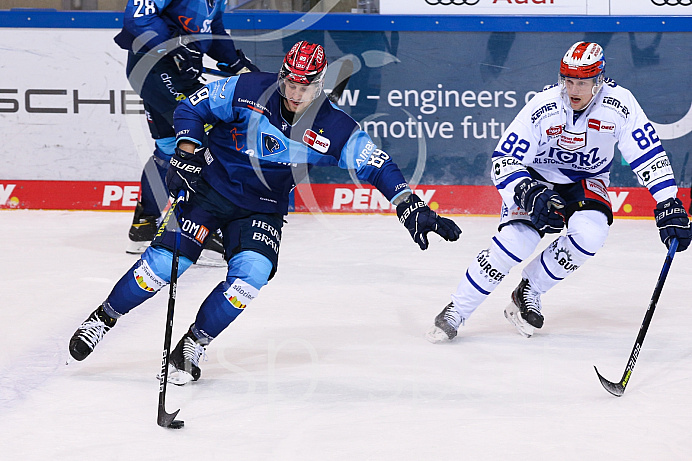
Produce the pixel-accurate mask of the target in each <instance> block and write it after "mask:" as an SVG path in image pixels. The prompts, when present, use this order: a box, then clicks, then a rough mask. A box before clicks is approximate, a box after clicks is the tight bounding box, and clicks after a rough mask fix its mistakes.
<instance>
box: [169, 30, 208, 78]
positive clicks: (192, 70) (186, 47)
mask: <svg viewBox="0 0 692 461" xmlns="http://www.w3.org/2000/svg"><path fill="white" fill-rule="evenodd" d="M172 56H173V60H174V61H175V65H176V66H178V72H179V73H180V75H181V76H182V77H184V78H186V79H189V80H197V79H198V78H199V76H200V75H202V52H201V51H199V50H198V49H197V45H195V44H194V43H193V42H191V41H190V38H189V37H187V36H185V35H181V36H180V37H178V48H176V49H175V50H174V51H173V53H172Z"/></svg>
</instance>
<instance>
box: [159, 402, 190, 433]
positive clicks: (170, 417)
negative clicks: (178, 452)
mask: <svg viewBox="0 0 692 461" xmlns="http://www.w3.org/2000/svg"><path fill="white" fill-rule="evenodd" d="M179 412H180V410H175V411H174V412H173V413H167V412H166V410H165V409H164V408H162V407H159V414H158V417H157V418H156V423H157V424H158V425H159V426H161V427H170V428H171V429H180V428H181V427H183V425H184V424H185V423H184V422H183V421H180V420H177V419H175V417H176V416H178V413H179Z"/></svg>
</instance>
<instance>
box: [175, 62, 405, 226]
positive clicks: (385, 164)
mask: <svg viewBox="0 0 692 461" xmlns="http://www.w3.org/2000/svg"><path fill="white" fill-rule="evenodd" d="M277 78H278V75H277V74H276V73H267V72H252V73H245V74H242V75H240V76H237V77H230V78H227V79H225V80H218V81H216V82H212V83H209V84H208V85H206V86H204V87H202V88H201V89H200V90H198V91H197V92H196V93H194V94H193V95H191V96H190V97H189V98H188V99H186V100H184V101H182V102H181V103H180V105H178V108H177V109H176V111H175V116H174V120H175V131H176V138H177V141H181V140H188V141H192V142H194V143H195V144H197V145H199V146H201V145H203V144H204V145H207V146H208V147H209V151H208V153H207V154H206V155H205V158H206V161H207V166H206V167H205V168H204V169H203V170H202V177H203V178H204V179H205V180H206V181H207V182H208V183H209V184H210V185H211V187H213V188H214V189H215V190H216V191H218V192H219V193H221V194H222V195H223V196H224V197H226V198H228V199H229V200H230V201H231V202H233V203H235V204H236V205H238V206H242V207H243V208H246V209H250V210H253V211H258V212H262V213H281V214H286V213H287V211H288V196H289V193H290V191H291V190H292V189H293V187H295V185H296V183H298V182H299V181H301V180H302V179H303V177H304V176H305V175H306V174H307V172H308V171H309V169H310V168H311V167H312V166H314V165H334V166H339V167H340V168H346V169H353V170H354V171H355V173H356V175H357V177H358V179H359V180H362V181H367V182H369V183H370V184H372V185H373V186H375V187H376V188H377V189H378V190H379V191H380V192H382V194H383V195H384V196H385V197H387V199H388V200H390V201H391V200H393V199H394V198H395V197H396V196H397V195H399V194H401V193H402V192H404V191H410V188H409V187H408V184H407V183H406V180H405V179H404V177H403V175H402V174H401V171H400V170H399V168H398V167H397V165H396V164H395V163H394V162H393V161H392V160H391V159H390V157H389V155H387V153H385V152H384V151H382V150H380V149H378V148H377V147H376V146H375V144H374V143H373V141H372V140H371V139H370V136H368V134H367V133H365V132H364V131H362V130H361V129H360V126H359V125H358V123H356V121H355V120H353V119H352V118H351V117H350V116H349V115H348V114H346V113H344V112H343V111H342V110H340V109H338V108H337V107H336V106H334V105H333V104H331V102H329V100H328V99H327V98H326V97H325V96H324V94H321V95H320V96H319V97H318V99H317V100H315V101H314V102H313V103H312V105H311V106H310V107H309V108H308V109H307V110H306V111H305V112H304V113H303V114H302V115H301V116H300V117H299V118H298V119H297V120H293V121H292V122H293V123H289V121H287V120H285V119H284V117H283V116H282V112H281V104H283V102H282V98H281V95H280V94H279V92H278V91H277ZM205 125H212V126H213V128H212V129H211V130H209V131H208V135H207V139H205Z"/></svg>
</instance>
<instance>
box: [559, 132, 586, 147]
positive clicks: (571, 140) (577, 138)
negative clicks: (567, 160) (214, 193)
mask: <svg viewBox="0 0 692 461" xmlns="http://www.w3.org/2000/svg"><path fill="white" fill-rule="evenodd" d="M557 145H558V146H560V147H562V148H563V149H565V150H569V151H573V150H577V149H581V148H582V147H584V146H586V133H572V132H571V131H567V130H564V131H563V132H562V134H561V135H560V139H559V140H558V142H557Z"/></svg>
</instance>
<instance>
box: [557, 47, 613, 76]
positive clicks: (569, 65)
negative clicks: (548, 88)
mask: <svg viewBox="0 0 692 461" xmlns="http://www.w3.org/2000/svg"><path fill="white" fill-rule="evenodd" d="M565 78H578V79H580V80H583V79H589V78H592V79H594V87H600V85H601V84H602V83H603V80H604V79H605V57H604V56H603V48H601V45H599V44H598V43H594V42H577V43H575V44H574V45H572V46H571V47H570V49H569V50H567V53H565V56H564V57H563V58H562V62H561V63H560V82H561V83H564V79H565Z"/></svg>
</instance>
